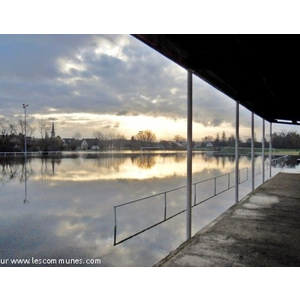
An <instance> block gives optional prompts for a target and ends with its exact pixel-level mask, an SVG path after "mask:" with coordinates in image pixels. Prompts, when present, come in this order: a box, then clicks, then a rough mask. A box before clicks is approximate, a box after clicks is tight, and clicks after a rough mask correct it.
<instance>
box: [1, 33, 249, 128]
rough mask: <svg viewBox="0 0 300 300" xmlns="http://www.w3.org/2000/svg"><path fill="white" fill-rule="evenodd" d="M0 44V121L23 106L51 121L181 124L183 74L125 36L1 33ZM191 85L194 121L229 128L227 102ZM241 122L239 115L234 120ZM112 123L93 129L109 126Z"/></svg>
mask: <svg viewBox="0 0 300 300" xmlns="http://www.w3.org/2000/svg"><path fill="white" fill-rule="evenodd" d="M0 45H1V47H0V65H1V68H0V90H1V94H0V103H1V106H0V115H3V116H4V117H5V118H8V119H10V118H15V119H20V118H22V117H23V109H22V104H23V103H27V104H29V107H28V114H29V115H31V116H35V115H43V116H44V117H45V118H49V117H50V116H49V115H51V114H52V113H53V112H55V113H57V116H56V117H57V118H59V117H58V114H60V115H63V114H69V115H73V116H74V115H75V114H77V115H80V116H81V117H82V116H83V114H98V115H111V116H119V117H123V116H128V117H129V116H152V117H158V116H161V117H166V118H170V119H172V120H180V119H186V114H187V112H186V97H187V96H186V94H187V91H186V89H187V82H186V81H187V80H186V77H187V76H186V71H185V70H184V69H182V68H181V67H179V66H177V65H176V64H174V63H173V62H171V61H170V60H169V59H167V58H165V57H164V56H162V55H160V54H159V53H157V52H156V51H154V50H153V49H151V48H149V47H148V46H146V45H145V44H143V43H141V42H140V41H138V40H137V39H135V38H134V37H132V36H130V35H2V36H0ZM193 81H194V85H193V98H194V99H193V106H194V121H195V122H196V123H199V124H203V125H204V126H206V127H215V128H218V127H219V126H221V127H222V124H225V123H226V124H231V126H234V124H235V102H234V101H233V100H232V99H230V98H229V97H227V96H225V95H223V94H222V93H221V92H219V91H217V90H216V89H214V88H212V87H211V86H209V85H208V84H207V83H205V82H204V81H202V80H200V79H199V78H197V77H193ZM49 109H51V110H49ZM247 118H248V115H247V114H244V112H242V115H241V121H242V122H248V119H247ZM60 120H61V122H68V120H67V119H66V118H65V119H60ZM82 121H88V120H82ZM91 121H93V120H91ZM117 122H118V121H115V120H113V121H111V124H109V125H108V124H105V125H103V124H99V126H98V128H100V127H102V128H103V127H105V128H114V124H116V123H117ZM119 124H120V129H121V123H119Z"/></svg>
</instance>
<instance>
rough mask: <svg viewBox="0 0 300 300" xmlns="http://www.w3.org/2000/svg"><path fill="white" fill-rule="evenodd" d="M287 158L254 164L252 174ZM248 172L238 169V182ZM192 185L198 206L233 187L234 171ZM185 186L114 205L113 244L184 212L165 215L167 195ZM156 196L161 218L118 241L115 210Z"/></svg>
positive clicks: (286, 156)
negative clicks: (159, 202) (158, 199)
mask: <svg viewBox="0 0 300 300" xmlns="http://www.w3.org/2000/svg"><path fill="white" fill-rule="evenodd" d="M288 159H290V156H289V155H284V156H280V157H277V158H274V159H272V160H271V162H270V163H269V164H268V165H265V170H262V169H263V168H262V164H256V165H255V174H254V176H258V175H260V174H261V173H263V171H267V170H268V169H269V168H270V166H272V165H273V166H275V165H278V164H280V163H283V162H285V161H287V160H288ZM248 173H249V170H248V167H245V168H243V169H240V170H239V174H238V176H239V178H238V182H239V184H242V183H244V182H246V181H248V179H249V177H248ZM192 186H193V199H194V201H193V203H192V207H195V206H198V205H200V204H202V203H204V202H206V201H208V200H210V199H212V198H214V197H216V196H218V195H220V194H222V193H224V192H226V191H228V190H230V189H232V188H233V187H235V171H233V172H230V173H226V174H222V175H219V176H215V177H212V178H209V179H205V180H201V181H197V182H194V183H193V184H192ZM201 186H205V190H206V191H205V192H202V193H200V189H201ZM209 186H210V188H209ZM186 187H187V186H186V185H185V186H181V187H178V188H174V189H171V190H167V191H164V192H160V193H156V194H154V195H150V196H147V197H143V198H139V199H136V200H133V201H129V202H125V203H121V204H119V205H115V206H114V219H115V222H114V246H116V245H118V244H121V243H123V242H125V241H127V240H129V239H131V238H133V237H135V236H137V235H139V234H141V233H143V232H145V231H147V230H149V229H151V228H154V227H156V226H158V225H160V224H162V223H164V222H166V221H168V220H170V219H172V218H174V217H176V216H178V215H180V214H182V213H184V212H185V211H186V208H185V209H182V210H179V211H176V212H175V213H173V214H170V215H169V216H168V215H167V212H168V210H169V209H168V195H169V194H170V193H172V192H176V191H180V190H182V189H185V188H186ZM201 196H203V198H202V199H200V197H201ZM157 197H162V200H160V201H163V214H162V215H163V217H162V219H161V220H159V221H157V222H155V223H153V224H151V225H150V226H148V227H145V228H143V229H141V230H139V231H137V232H135V233H133V234H131V235H128V236H126V237H124V238H122V239H120V240H119V241H118V240H117V236H118V232H117V229H118V221H117V210H118V209H120V208H121V207H125V206H128V205H132V204H134V203H138V202H143V201H147V200H150V199H154V198H157Z"/></svg>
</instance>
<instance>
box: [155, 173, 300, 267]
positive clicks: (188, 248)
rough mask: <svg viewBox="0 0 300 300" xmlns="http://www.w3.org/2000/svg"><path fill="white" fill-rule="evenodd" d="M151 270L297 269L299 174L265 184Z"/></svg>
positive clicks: (281, 176)
mask: <svg viewBox="0 0 300 300" xmlns="http://www.w3.org/2000/svg"><path fill="white" fill-rule="evenodd" d="M155 266H162V267H259V266H266V267H284V266H291V267H299V266H300V174H291V173H279V174H277V175H276V176H274V177H273V178H271V179H269V180H268V181H266V182H265V183H264V184H263V185H261V186H260V187H259V188H257V189H256V190H255V191H254V192H253V193H251V194H249V195H248V196H247V197H245V198H244V199H243V200H241V201H240V202H239V203H237V204H235V205H233V206H232V207H231V208H230V209H229V210H227V211H226V212H225V213H223V214H222V215H221V216H219V217H218V218H217V219H216V220H215V221H213V222H212V223H210V224H209V225H208V226H206V227H205V228H203V229H202V230H200V231H199V232H198V233H197V234H196V235H195V236H194V237H192V238H191V239H190V240H189V241H187V242H185V243H183V244H182V245H181V246H180V247H179V248H178V249H176V250H175V251H173V252H171V253H170V254H169V255H168V256H167V257H166V258H164V259H163V260H161V261H160V262H158V263H157V264H156V265H155Z"/></svg>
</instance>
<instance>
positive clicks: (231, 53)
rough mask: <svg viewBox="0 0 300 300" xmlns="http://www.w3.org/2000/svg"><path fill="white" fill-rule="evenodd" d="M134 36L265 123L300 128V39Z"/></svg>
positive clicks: (292, 36) (299, 37)
mask: <svg viewBox="0 0 300 300" xmlns="http://www.w3.org/2000/svg"><path fill="white" fill-rule="evenodd" d="M133 36H134V37H136V38H137V39H139V40H141V41H142V42H144V43H145V44H147V45H149V46H150V47H152V48H153V49H155V50H157V51H158V52H160V53H161V54H162V55H164V56H166V57H168V58H169V59H171V60H172V61H174V62H175V63H176V64H178V65H180V66H181V67H183V68H185V69H187V70H191V71H192V72H193V74H194V75H195V76H198V77H200V78H201V79H203V80H204V81H206V82H207V83H209V84H210V85H212V86H213V87H215V88H217V89H218V90H220V91H221V92H223V93H224V94H226V95H227V96H229V97H230V98H232V99H233V100H235V101H238V102H239V103H240V104H241V105H243V106H244V107H246V108H247V109H249V110H250V111H252V112H254V113H255V114H256V115H258V116H260V117H262V118H263V119H265V120H267V121H269V122H272V123H276V122H277V123H286V124H297V125H298V124H300V109H299V108H298V105H297V103H298V93H299V82H300V81H299V79H300V78H299V77H300V76H299V74H298V70H299V67H300V59H299V55H300V43H299V42H300V36H299V35H189V34H186V35H180V34H179V35H177V34H173V35H172V34H171V35H168V34H133ZM212 101H213V100H212Z"/></svg>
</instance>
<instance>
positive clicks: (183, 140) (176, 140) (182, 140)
mask: <svg viewBox="0 0 300 300" xmlns="http://www.w3.org/2000/svg"><path fill="white" fill-rule="evenodd" d="M174 141H175V142H177V143H178V142H186V138H185V137H183V136H181V135H179V134H176V135H175V136H174Z"/></svg>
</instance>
